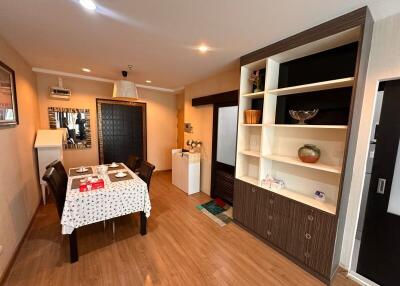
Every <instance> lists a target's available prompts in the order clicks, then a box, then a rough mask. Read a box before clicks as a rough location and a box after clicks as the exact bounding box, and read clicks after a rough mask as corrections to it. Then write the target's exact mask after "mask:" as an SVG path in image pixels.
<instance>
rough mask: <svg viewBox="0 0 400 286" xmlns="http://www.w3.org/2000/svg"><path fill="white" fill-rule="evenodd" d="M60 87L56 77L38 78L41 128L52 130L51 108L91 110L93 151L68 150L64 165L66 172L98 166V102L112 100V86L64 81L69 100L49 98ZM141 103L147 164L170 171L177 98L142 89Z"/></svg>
mask: <svg viewBox="0 0 400 286" xmlns="http://www.w3.org/2000/svg"><path fill="white" fill-rule="evenodd" d="M57 84H58V78H57V77H56V76H53V75H46V74H37V85H38V95H39V102H40V127H41V128H43V129H47V128H49V119H48V113H47V108H48V107H50V106H51V107H74V108H88V109H89V110H90V115H91V122H90V125H91V135H92V148H90V149H86V150H65V151H64V163H65V165H66V167H67V168H69V167H72V166H80V165H96V164H98V140H97V116H96V98H107V99H111V96H112V90H113V85H112V84H111V83H105V82H98V81H90V80H83V79H77V78H67V77H65V78H63V85H64V86H65V87H67V88H70V89H71V91H72V96H71V99H70V100H60V99H53V98H50V97H49V87H50V86H54V85H57ZM139 95H140V98H141V100H140V101H141V102H146V103H147V160H148V161H149V162H151V163H153V164H154V165H155V166H156V169H157V170H168V169H171V149H173V148H175V146H176V134H177V130H176V124H177V118H176V98H175V96H174V95H171V94H167V93H161V92H157V91H152V90H147V89H139Z"/></svg>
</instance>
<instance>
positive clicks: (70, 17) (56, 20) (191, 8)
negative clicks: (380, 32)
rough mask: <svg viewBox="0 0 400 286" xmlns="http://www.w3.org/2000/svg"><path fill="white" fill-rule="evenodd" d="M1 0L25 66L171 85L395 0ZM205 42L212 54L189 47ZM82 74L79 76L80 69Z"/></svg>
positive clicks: (392, 8)
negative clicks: (92, 2)
mask: <svg viewBox="0 0 400 286" xmlns="http://www.w3.org/2000/svg"><path fill="white" fill-rule="evenodd" d="M96 2H97V4H98V6H99V9H98V12H94V13H93V12H89V11H87V10H84V9H83V8H82V7H81V6H80V5H79V4H77V0H1V3H0V35H1V36H3V37H4V38H5V39H6V41H8V42H9V43H10V44H11V45H12V46H13V47H14V48H15V49H16V50H17V51H18V52H19V53H20V54H21V55H22V56H23V57H24V58H25V59H26V60H27V61H28V62H29V63H30V64H31V65H32V66H34V67H41V68H47V69H53V70H59V71H64V72H71V73H80V74H85V73H83V72H82V71H81V68H82V67H88V68H90V69H92V73H91V74H90V75H91V76H97V77H104V78H110V79H117V78H119V75H120V71H121V70H122V69H126V67H127V65H128V64H133V65H134V67H135V69H134V72H133V73H131V75H130V78H131V79H132V80H134V81H135V82H137V83H145V80H147V79H150V80H152V85H155V86H162V87H166V88H177V87H180V86H184V85H186V84H188V83H191V82H194V81H196V80H199V79H202V78H204V77H206V76H208V75H210V74H212V73H215V72H218V71H221V70H223V69H226V68H229V67H231V66H232V65H233V63H234V62H235V60H237V59H238V58H239V57H240V56H242V55H244V54H246V53H249V52H251V51H253V50H256V49H258V48H261V47H264V46H266V45H268V44H271V43H273V42H275V41H277V40H280V39H283V38H286V37H288V36H290V35H292V34H295V33H297V32H300V31H302V30H304V29H307V28H310V27H312V26H315V25H317V24H320V23H322V22H324V21H327V20H329V19H332V18H334V17H337V16H339V15H342V14H344V13H347V12H350V11H352V10H354V9H357V8H360V7H362V6H364V5H366V4H368V5H370V8H371V10H372V13H373V16H374V18H375V19H379V18H382V17H385V16H388V15H391V14H394V13H397V12H399V11H400V1H399V0H334V1H333V0H329V1H327V0H301V1H300V0H279V1H277V0H247V1H244V0H145V1H143V0H142V1H139V0H130V1H129V0H97V1H96ZM200 43H206V44H208V45H209V46H211V47H212V51H210V52H209V53H207V54H205V55H203V54H199V53H198V52H197V51H196V50H194V49H193V47H194V46H196V45H198V44H200ZM85 75H87V74H85Z"/></svg>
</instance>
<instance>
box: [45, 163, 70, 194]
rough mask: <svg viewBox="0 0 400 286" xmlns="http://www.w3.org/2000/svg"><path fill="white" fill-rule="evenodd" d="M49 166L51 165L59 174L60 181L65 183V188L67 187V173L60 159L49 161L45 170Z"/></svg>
mask: <svg viewBox="0 0 400 286" xmlns="http://www.w3.org/2000/svg"><path fill="white" fill-rule="evenodd" d="M50 167H53V168H54V169H55V171H56V172H57V174H58V175H59V176H60V179H61V181H62V184H63V185H65V188H66V187H67V184H68V174H67V172H66V171H65V168H64V165H63V163H62V162H61V161H60V160H55V161H53V162H51V163H50V164H49V165H48V166H47V167H46V170H47V169H48V168H50Z"/></svg>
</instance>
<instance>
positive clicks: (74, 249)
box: [69, 229, 79, 263]
mask: <svg viewBox="0 0 400 286" xmlns="http://www.w3.org/2000/svg"><path fill="white" fill-rule="evenodd" d="M69 252H70V259H71V263H75V262H77V261H78V260H79V254H78V239H77V236H76V229H74V231H73V232H72V233H71V234H70V235H69Z"/></svg>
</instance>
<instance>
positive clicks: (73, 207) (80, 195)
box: [61, 165, 151, 234]
mask: <svg viewBox="0 0 400 286" xmlns="http://www.w3.org/2000/svg"><path fill="white" fill-rule="evenodd" d="M124 167H125V170H123V171H124V172H128V173H129V174H130V175H131V176H132V179H129V180H124V181H120V182H111V181H110V178H109V177H108V175H100V174H97V171H96V167H91V168H92V170H93V175H97V176H98V177H100V178H102V179H103V180H104V188H103V189H98V190H92V191H87V192H79V189H72V188H71V185H72V180H73V179H76V178H85V177H89V176H91V175H82V176H73V177H69V178H68V186H67V195H66V198H65V205H64V211H63V214H62V218H61V224H62V233H63V234H71V233H72V232H73V230H74V229H75V228H78V227H81V226H84V225H88V224H92V223H95V222H99V221H104V220H108V219H111V218H115V217H119V216H123V215H127V214H130V213H135V212H140V211H143V212H144V213H145V214H146V217H149V216H150V210H151V204H150V198H149V193H148V190H147V185H146V183H145V182H144V181H142V180H141V179H140V178H139V177H138V176H137V175H136V174H135V173H133V172H132V171H131V170H129V169H128V168H127V167H126V166H125V165H124ZM118 171H121V170H113V171H109V172H108V174H113V173H116V172H118Z"/></svg>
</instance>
